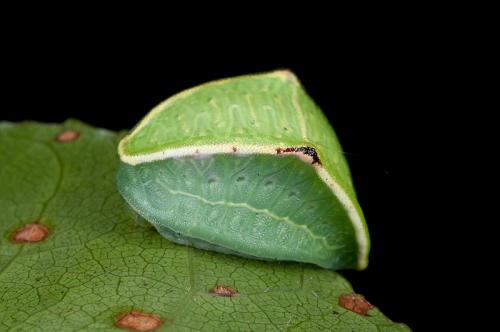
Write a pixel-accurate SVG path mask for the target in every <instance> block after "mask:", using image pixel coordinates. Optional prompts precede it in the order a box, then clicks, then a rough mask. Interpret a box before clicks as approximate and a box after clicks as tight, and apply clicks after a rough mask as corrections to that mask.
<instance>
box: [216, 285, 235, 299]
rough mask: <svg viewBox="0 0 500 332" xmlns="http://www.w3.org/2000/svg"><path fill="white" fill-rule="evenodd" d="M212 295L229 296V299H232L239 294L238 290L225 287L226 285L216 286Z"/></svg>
mask: <svg viewBox="0 0 500 332" xmlns="http://www.w3.org/2000/svg"><path fill="white" fill-rule="evenodd" d="M210 293H212V294H214V295H217V296H228V297H232V296H235V295H238V294H239V293H238V291H237V290H236V289H234V288H232V287H229V286H224V285H217V286H214V287H213V288H212V289H211V290H210Z"/></svg>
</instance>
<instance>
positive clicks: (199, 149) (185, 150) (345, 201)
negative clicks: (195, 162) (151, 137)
mask: <svg viewBox="0 0 500 332" xmlns="http://www.w3.org/2000/svg"><path fill="white" fill-rule="evenodd" d="M268 75H276V76H277V77H280V78H283V79H286V80H293V81H296V82H298V79H297V78H296V77H295V75H294V74H293V73H292V72H290V71H288V70H281V71H274V72H272V73H269V74H268ZM251 76H259V75H246V76H240V77H239V78H243V77H251ZM234 79H235V78H227V79H222V80H217V81H212V82H208V83H205V84H202V85H199V86H196V87H194V88H191V89H188V90H185V91H182V92H180V93H178V94H176V95H174V96H172V97H170V98H169V99H167V100H165V101H164V102H163V103H161V104H159V105H158V106H156V107H155V108H154V109H153V110H151V112H149V113H148V114H147V115H146V116H145V117H144V118H143V119H142V121H141V122H140V123H139V124H138V125H137V126H136V127H135V128H134V130H133V131H132V132H131V133H130V134H128V135H127V136H126V137H124V138H123V139H122V140H121V141H120V144H119V146H118V153H119V155H120V159H121V160H122V161H123V162H124V163H127V164H130V165H137V164H141V163H147V162H152V161H156V160H164V159H168V158H182V157H197V156H199V157H200V158H201V157H205V156H210V155H213V154H220V153H232V154H273V155H276V153H277V149H278V148H281V149H283V148H284V147H283V146H274V145H241V144H209V145H193V146H185V147H180V148H174V149H171V148H170V149H165V150H162V151H158V152H154V153H149V154H141V155H126V154H125V153H124V146H125V144H126V142H127V141H129V140H130V139H131V138H132V137H133V136H134V135H135V134H136V133H137V132H138V131H139V130H141V129H142V128H143V127H144V126H146V125H147V124H148V123H149V121H151V119H152V118H153V117H154V116H155V115H156V114H158V113H159V112H161V111H163V110H164V109H166V108H168V107H169V106H170V105H171V104H172V103H174V102H175V101H177V100H179V99H181V98H185V97H187V96H189V95H191V94H192V93H194V92H196V91H197V90H199V89H200V88H202V87H205V86H207V85H218V84H223V83H224V82H226V81H228V80H234ZM236 79H237V78H236ZM300 115H301V119H300V120H301V121H303V120H304V119H303V116H302V114H300ZM303 133H304V132H303ZM235 149H236V151H235ZM289 153H293V154H295V155H296V156H297V157H299V158H300V159H301V160H303V161H304V162H306V163H308V164H311V166H312V167H314V169H315V170H316V173H317V174H318V176H319V177H320V179H321V180H322V181H323V182H324V183H326V185H327V186H328V187H329V188H330V189H331V190H332V192H333V194H334V195H335V196H336V197H337V198H338V200H339V202H340V203H341V204H342V205H343V207H344V209H345V210H346V212H347V214H348V215H349V218H350V219H351V221H352V223H353V227H354V231H355V233H356V240H357V242H358V253H359V255H358V269H360V270H362V269H364V268H366V266H367V265H368V241H367V237H368V236H367V234H366V232H365V228H364V227H363V222H362V220H361V216H360V215H359V213H358V211H357V209H356V207H355V206H354V204H353V202H352V201H351V199H350V198H349V196H348V195H347V194H346V192H345V191H344V190H343V189H342V187H341V186H340V185H339V184H338V183H337V182H336V181H335V180H334V179H333V178H332V176H331V175H330V174H329V173H328V172H327V171H326V170H325V168H324V167H323V166H322V165H320V164H317V163H316V164H312V161H313V159H312V158H311V157H310V156H308V155H305V154H303V153H302V152H298V153H296V152H287V153H286V154H289Z"/></svg>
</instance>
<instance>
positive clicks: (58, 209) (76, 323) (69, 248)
mask: <svg viewBox="0 0 500 332" xmlns="http://www.w3.org/2000/svg"><path fill="white" fill-rule="evenodd" d="M62 133H64V134H63V135H61V134H62ZM75 133H76V134H75ZM118 140H119V134H117V133H114V132H110V131H107V130H103V129H95V128H92V127H89V126H87V125H85V124H82V123H80V122H78V121H74V120H70V121H67V122H65V123H64V124H61V125H53V124H38V123H30V122H27V123H21V124H12V123H2V124H0V182H1V186H0V209H1V211H2V217H1V218H0V228H1V234H2V238H1V242H0V252H1V255H0V330H12V331H75V330H79V331H96V330H99V331H120V330H122V328H123V325H121V324H122V323H123V322H124V321H126V320H124V318H123V317H124V316H123V315H126V314H127V313H131V312H133V313H134V314H135V315H138V314H136V313H137V312H143V313H147V314H150V315H154V316H155V317H156V318H155V322H156V321H161V325H160V326H159V327H158V328H157V331H190V330H203V331H211V330H213V331H225V330H232V331H235V330H245V331H249V330H258V331H264V330H267V331H274V330H275V331H279V330H298V331H300V330H308V331H313V330H333V331H353V330H354V331H408V330H409V329H408V328H407V327H406V326H405V325H403V324H395V323H393V322H391V321H390V320H389V319H387V318H386V317H385V316H384V315H383V314H382V313H381V312H380V311H379V310H378V309H377V308H373V309H371V310H369V311H368V314H367V315H366V316H365V315H360V314H357V313H355V312H353V311H350V310H347V309H345V308H343V307H342V306H341V305H339V297H340V296H341V295H343V294H349V293H352V292H353V291H352V289H351V286H350V285H349V284H348V282H347V281H346V280H345V279H344V278H342V277H341V276H340V275H339V274H337V273H335V272H332V271H327V270H324V269H322V268H319V267H315V266H312V265H308V264H299V263H287V262H263V261H257V260H251V259H245V258H241V257H236V256H230V255H224V254H218V253H215V252H209V251H203V250H198V249H195V248H192V247H187V246H182V245H176V244H173V243H171V242H169V241H168V240H166V239H164V238H162V237H161V236H160V235H159V234H158V232H157V231H156V230H155V229H154V228H153V227H151V226H149V225H148V224H147V223H141V222H138V221H137V217H136V215H135V213H134V212H132V210H131V209H130V208H129V207H128V206H127V204H126V203H125V202H124V201H123V199H122V198H121V196H120V195H119V194H118V192H117V191H116V189H115V174H116V169H117V166H118V156H117V155H116V145H117V142H118ZM31 224H35V225H39V230H40V232H39V233H36V232H35V231H32V232H31V233H25V234H24V236H25V237H21V236H20V235H19V234H21V233H20V232H21V231H23V230H24V231H25V230H26V225H31ZM23 226H25V227H24V228H23ZM37 234H39V235H41V236H35V235H37ZM35 238H36V240H37V242H29V241H27V240H26V239H28V240H29V239H35ZM19 239H25V240H24V242H23V241H20V240H19ZM216 286H225V287H227V288H225V289H226V293H225V294H226V295H232V296H218V295H216V294H214V293H213V289H214V287H216ZM215 289H224V288H223V287H218V288H215Z"/></svg>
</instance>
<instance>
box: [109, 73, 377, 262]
mask: <svg viewBox="0 0 500 332" xmlns="http://www.w3.org/2000/svg"><path fill="white" fill-rule="evenodd" d="M118 150H119V155H120V159H121V165H120V168H119V170H118V174H117V186H118V190H119V191H120V193H121V195H122V196H123V197H124V198H125V200H126V201H127V202H128V203H129V204H130V205H131V206H132V208H133V209H134V210H135V211H136V212H137V213H138V214H139V215H141V216H142V217H144V218H145V219H146V220H148V221H149V222H151V223H152V224H153V225H154V226H155V227H156V229H157V230H158V231H159V232H160V233H161V234H162V235H163V236H164V237H166V238H168V239H169V240H171V241H174V242H177V243H181V244H185V245H192V246H195V247H198V248H202V249H207V250H215V251H219V252H223V253H229V254H236V255H241V256H245V257H252V258H257V259H264V260H287V261H299V262H307V263H313V264H317V265H319V266H322V267H324V268H328V269H345V268H356V269H364V268H365V267H366V266H367V264H368V252H369V248H370V239H369V235H368V229H367V226H366V223H365V220H364V216H363V212H362V210H361V208H360V206H359V204H358V202H357V200H356V195H355V192H354V188H353V185H352V180H351V176H350V172H349V168H348V165H347V162H346V160H345V158H344V156H343V154H342V150H341V147H340V144H339V142H338V140H337V138H336V135H335V133H334V131H333V129H332V128H331V126H330V125H329V123H328V120H327V119H326V117H325V116H324V114H323V113H322V112H321V110H320V109H319V107H318V106H317V105H316V104H315V103H314V101H313V100H312V99H311V98H310V97H309V96H308V95H307V94H306V92H305V91H304V89H303V88H302V86H301V84H300V83H299V81H298V79H297V78H296V77H295V75H294V74H293V73H291V72H290V71H286V70H281V71H274V72H270V73H264V74H257V75H246V76H240V77H234V78H228V79H223V80H218V81H213V82H209V83H206V84H202V85H200V86H197V87H194V88H191V89H188V90H186V91H183V92H181V93H179V94H177V95H174V96H173V97H171V98H169V99H167V100H166V101H164V102H163V103H161V104H160V105H158V106H157V107H155V108H154V109H153V110H152V111H151V112H150V113H149V114H147V115H146V116H145V117H144V118H143V119H142V121H141V122H139V123H138V124H137V125H136V127H135V128H134V129H133V130H132V131H131V132H130V133H129V135H128V136H126V137H125V138H123V139H122V141H121V142H120V144H119V148H118Z"/></svg>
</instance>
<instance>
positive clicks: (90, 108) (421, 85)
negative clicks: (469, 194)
mask: <svg viewBox="0 0 500 332" xmlns="http://www.w3.org/2000/svg"><path fill="white" fill-rule="evenodd" d="M33 33H34V35H33V36H31V35H30V37H29V38H26V39H23V38H20V39H19V38H17V39H16V40H15V41H13V42H12V43H9V44H8V46H7V47H5V48H4V60H3V61H2V68H1V69H2V75H1V81H2V82H1V83H2V90H1V100H0V103H1V104H0V112H1V113H0V114H1V116H0V119H2V120H9V121H22V120H28V119H29V120H37V121H43V122H61V121H64V120H65V119H67V118H69V117H71V118H77V119H80V120H82V121H84V122H87V123H89V124H92V125H94V126H98V127H104V128H109V129H114V130H120V129H128V128H131V127H132V126H133V125H134V124H136V123H137V122H138V121H139V120H140V119H141V117H142V116H144V115H145V114H146V113H147V112H148V111H149V110H150V109H151V108H152V107H154V106H155V105H156V104H157V103H159V102H161V101H162V100H164V99H165V98H167V97H169V96H170V95H172V94H174V93H176V92H179V91H181V90H183V89H186V88H189V87H191V86H194V85H197V84H200V83H203V82H206V81H209V80H212V79H218V78H223V77H230V76H234V75H241V74H247V73H254V72H262V71H268V70H274V69H278V68H288V69H291V70H292V71H294V72H295V73H296V75H297V76H298V77H299V79H300V80H301V81H302V83H303V85H304V86H305V88H306V90H307V91H308V93H309V94H310V95H311V96H312V98H313V99H314V100H315V101H316V102H317V104H319V106H320V107H321V108H322V109H323V111H324V112H325V113H326V114H327V116H328V118H329V120H330V122H331V124H332V126H333V127H334V129H335V131H336V132H337V135H338V137H339V139H340V142H341V144H342V146H343V148H344V150H345V153H346V157H347V159H348V162H349V164H350V167H351V170H352V176H353V179H354V184H355V187H356V190H357V194H358V198H359V201H360V204H361V206H362V207H363V210H364V212H365V216H366V220H367V223H368V226H369V230H370V234H371V240H372V250H371V254H370V264H369V267H368V268H367V269H366V270H365V271H361V272H359V271H341V273H342V275H344V276H345V277H346V278H347V279H348V280H349V281H350V282H351V283H352V285H353V287H354V289H355V290H356V291H357V292H358V293H361V294H364V295H365V296H366V298H367V299H368V300H369V301H370V302H372V303H373V304H375V305H376V306H378V307H379V308H380V309H381V310H382V312H384V313H385V314H386V315H387V316H388V317H389V318H391V319H392V320H394V321H398V322H404V323H406V324H408V325H409V326H410V327H411V328H412V329H414V330H419V327H421V326H425V325H426V324H425V323H423V321H425V320H426V319H424V318H423V317H422V315H420V314H419V311H420V310H421V309H420V308H419V305H420V303H421V302H422V301H423V300H425V298H426V297H427V296H428V294H426V292H425V291H423V289H424V285H425V284H426V283H427V282H429V279H431V277H432V276H428V274H427V273H426V272H425V270H426V269H427V271H428V267H429V265H428V264H429V258H428V257H429V252H428V250H427V249H425V248H426V247H427V246H428V244H429V241H431V240H432V234H429V232H428V231H426V230H428V229H429V227H431V226H430V225H432V224H433V223H435V220H434V219H433V218H435V217H433V216H432V215H431V214H428V213H426V212H425V211H429V205H430V204H431V203H429V202H428V201H426V199H425V198H424V197H422V195H421V193H422V192H423V191H424V190H425V188H426V186H428V185H429V183H428V179H427V178H426V175H425V174H428V173H429V172H428V169H429V168H431V167H432V165H431V164H432V162H423V161H422V160H423V158H422V156H423V155H427V156H428V154H429V150H431V148H430V147H429V144H428V143H429V140H430V139H431V137H433V136H432V135H433V132H434V124H435V123H436V120H437V119H438V118H439V117H440V113H439V112H440V111H439V102H438V101H435V99H434V97H435V95H437V94H439V93H440V89H441V87H440V81H441V80H442V75H443V74H442V70H443V66H444V63H445V60H446V59H443V58H442V57H441V56H440V53H439V51H438V50H439V47H438V45H433V44H432V42H430V43H431V44H428V43H425V47H420V46H422V44H419V43H420V41H419V38H418V36H417V35H413V34H412V33H411V32H409V33H406V32H405V33H398V34H392V33H391V34H387V33H386V32H380V31H377V32H370V30H366V31H364V32H363V33H361V34H359V35H356V38H352V36H350V37H349V38H337V37H336V36H337V35H335V34H332V35H331V38H330V37H329V36H324V35H323V37H322V38H323V39H321V41H319V42H317V41H315V40H314V39H313V38H311V37H310V36H311V33H310V34H305V35H302V36H299V35H298V36H297V38H295V39H294V40H293V41H290V40H282V39H281V37H280V35H276V36H268V37H270V38H267V39H266V42H265V43H264V42H260V41H259V38H255V39H251V37H249V36H244V37H243V36H240V38H239V40H243V41H244V42H242V43H235V44H230V43H229V42H228V39H227V38H229V37H227V38H226V37H224V36H222V34H223V33H222V32H221V35H217V34H216V35H215V36H217V38H215V39H214V38H213V37H212V38H211V39H209V38H203V37H202V38H198V39H190V38H189V37H187V39H185V40H183V41H182V42H181V41H180V40H178V39H172V38H171V37H172V36H171V35H168V34H165V35H164V36H161V37H156V39H153V40H147V41H145V40H144V39H142V37H141V36H139V37H137V36H135V37H133V36H132V35H126V36H125V37H123V36H122V37H121V38H118V39H117V37H116V36H115V35H114V34H113V33H110V34H105V35H104V36H100V37H101V38H99V39H98V40H94V39H93V38H94V36H92V37H89V38H87V37H86V36H85V34H78V35H71V36H70V37H65V36H63V35H61V36H59V38H57V39H55V40H54V39H53V38H47V35H46V34H44V33H40V34H37V33H36V32H33ZM48 35H50V33H48ZM49 37H50V36H49ZM229 39H231V38H229ZM186 40H187V42H186ZM231 41H232V40H231ZM228 43H229V44H228ZM417 45H419V46H417ZM442 65H443V66H442ZM433 144H434V145H432V146H433V147H435V146H436V143H435V142H434V143H433ZM426 160H429V159H426ZM419 174H420V175H419ZM427 317H428V316H427Z"/></svg>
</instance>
